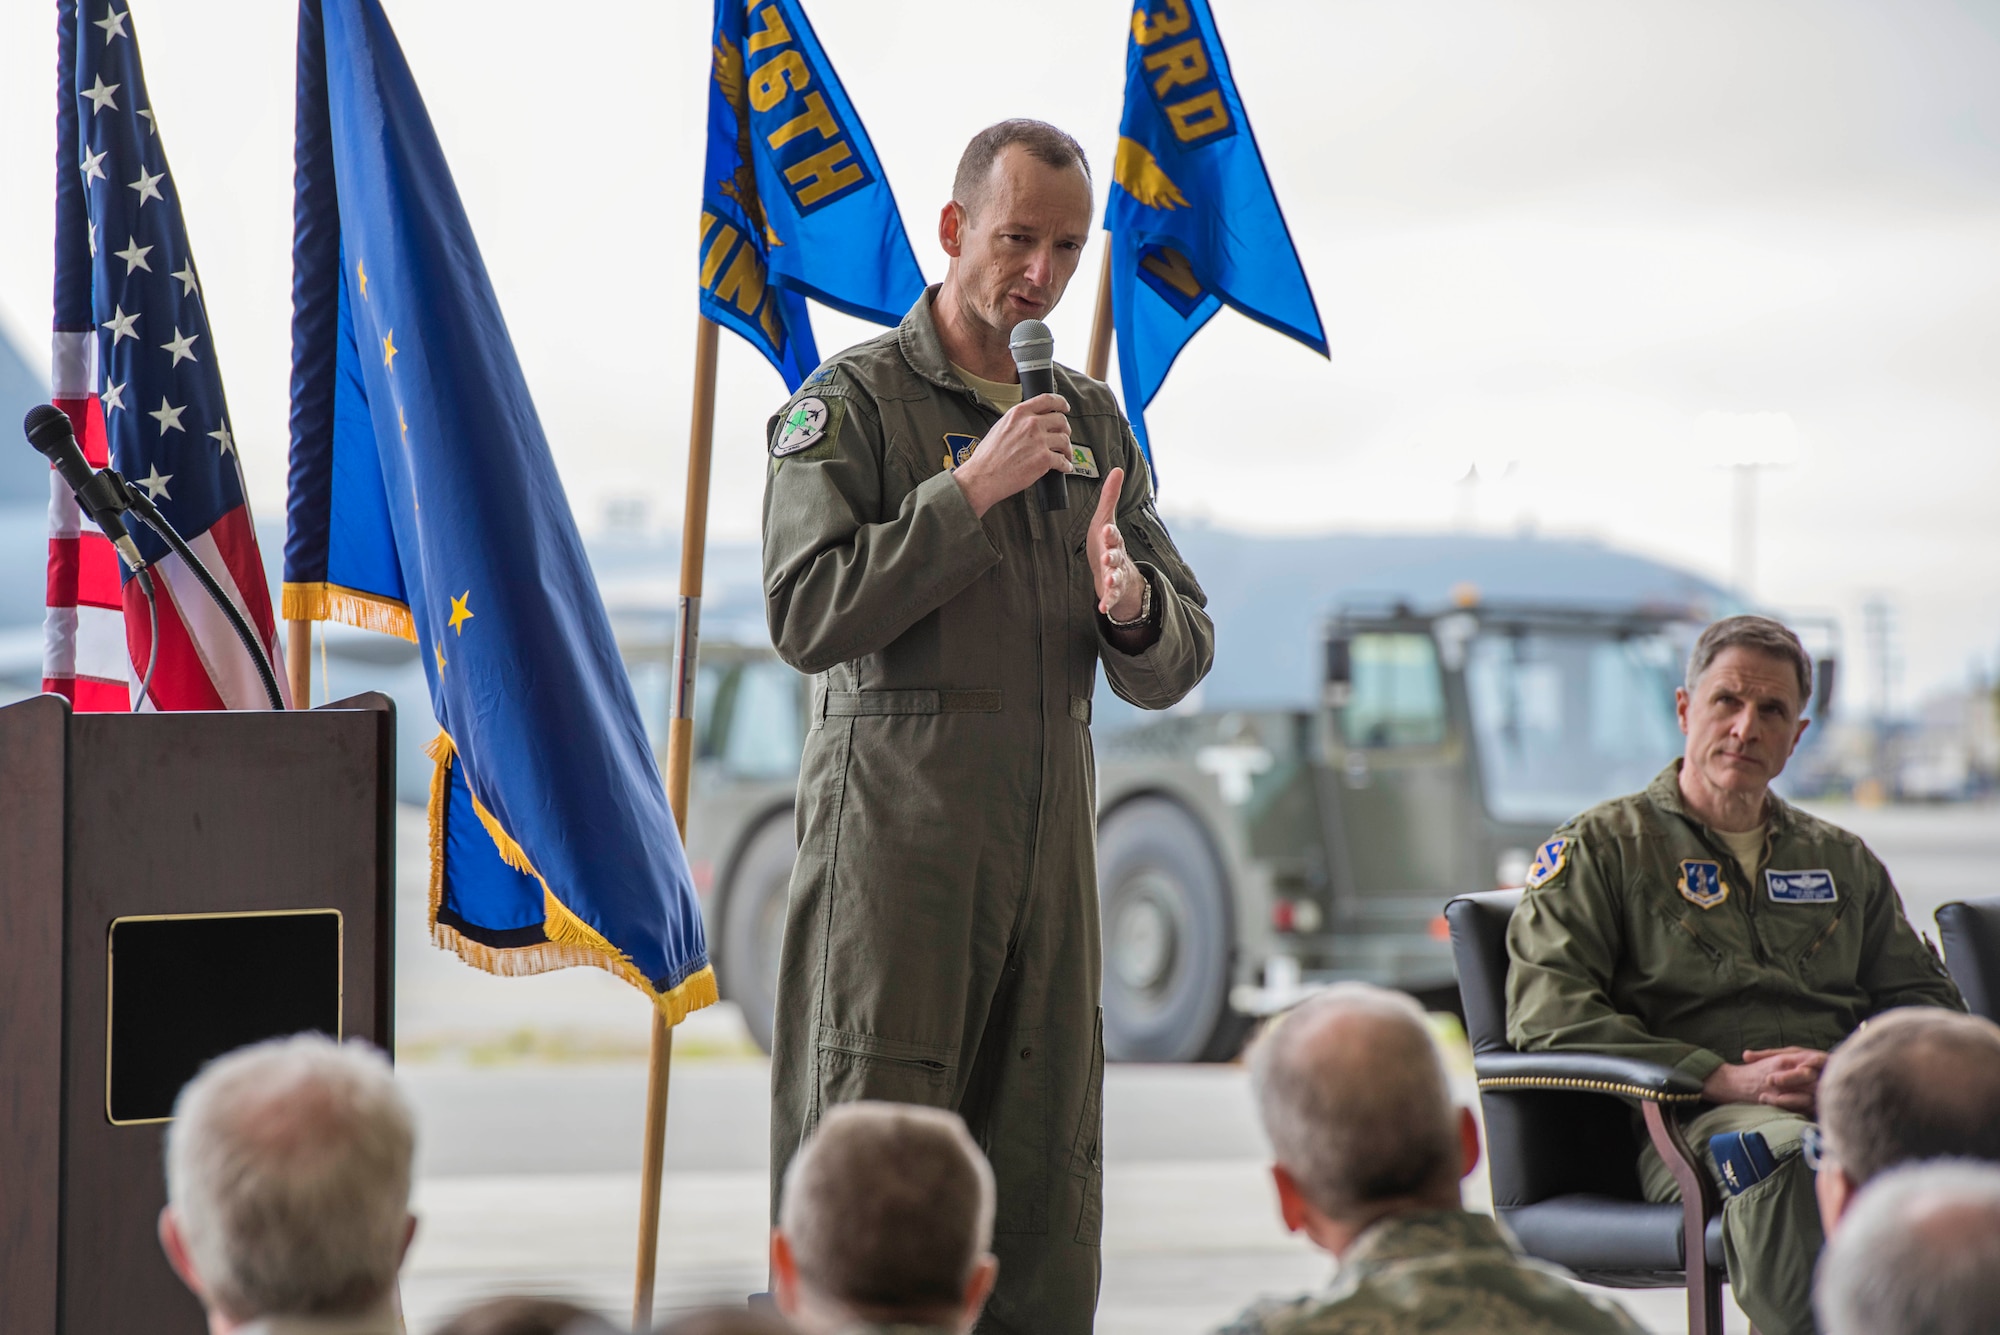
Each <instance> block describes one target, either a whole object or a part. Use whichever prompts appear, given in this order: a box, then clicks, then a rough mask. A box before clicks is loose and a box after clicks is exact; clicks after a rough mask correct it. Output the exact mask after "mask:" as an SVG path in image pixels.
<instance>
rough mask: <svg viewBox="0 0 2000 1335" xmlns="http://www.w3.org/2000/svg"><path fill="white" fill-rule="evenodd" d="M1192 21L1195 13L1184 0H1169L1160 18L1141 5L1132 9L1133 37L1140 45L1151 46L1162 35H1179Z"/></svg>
mask: <svg viewBox="0 0 2000 1335" xmlns="http://www.w3.org/2000/svg"><path fill="white" fill-rule="evenodd" d="M1192 22H1194V15H1192V14H1190V13H1188V7H1187V5H1186V3H1185V2H1184V0H1167V7H1166V10H1165V12H1164V13H1162V14H1161V15H1160V16H1159V17H1158V18H1155V17H1154V16H1153V15H1151V14H1148V13H1147V12H1146V9H1145V6H1144V5H1141V6H1139V7H1138V8H1136V9H1134V10H1133V11H1132V37H1133V40H1135V41H1137V42H1138V43H1139V45H1140V46H1151V45H1152V44H1153V43H1154V42H1157V41H1159V40H1160V39H1161V38H1162V37H1178V36H1179V35H1180V34H1182V33H1184V32H1186V31H1187V30H1188V24H1190V23H1192Z"/></svg>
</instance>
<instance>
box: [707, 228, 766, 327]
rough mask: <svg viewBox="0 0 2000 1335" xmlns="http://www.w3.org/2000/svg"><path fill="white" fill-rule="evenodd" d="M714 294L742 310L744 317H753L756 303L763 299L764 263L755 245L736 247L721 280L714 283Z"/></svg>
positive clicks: (755, 312)
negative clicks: (732, 258)
mask: <svg viewBox="0 0 2000 1335" xmlns="http://www.w3.org/2000/svg"><path fill="white" fill-rule="evenodd" d="M715 295H716V297H717V298H718V299H719V300H722V301H726V302H728V303H730V304H731V305H732V306H734V307H736V309H737V310H739V311H742V312H743V314H744V315H745V316H746V317H749V318H755V316H756V314H757V303H759V302H761V301H762V300H763V299H764V263H763V261H762V260H760V259H759V258H758V257H757V247H755V246H738V247H737V248H736V258H735V260H733V261H732V262H731V263H730V265H729V271H728V272H727V273H725V274H723V275H722V281H721V282H720V283H718V284H716V286H715Z"/></svg>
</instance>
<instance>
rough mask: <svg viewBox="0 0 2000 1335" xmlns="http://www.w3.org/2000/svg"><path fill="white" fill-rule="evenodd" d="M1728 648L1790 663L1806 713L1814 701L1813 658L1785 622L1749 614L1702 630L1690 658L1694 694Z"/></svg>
mask: <svg viewBox="0 0 2000 1335" xmlns="http://www.w3.org/2000/svg"><path fill="white" fill-rule="evenodd" d="M1725 649H1749V650H1753V651H1754V652H1756V653H1760V654H1768V655H1770V656H1771V657H1772V658H1777V659H1781V660H1783V661H1784V662H1786V663H1789V664H1790V665H1791V668H1792V671H1793V672H1794V673H1796V674H1797V675H1798V681H1799V708H1800V709H1801V710H1804V709H1805V707H1806V703H1807V702H1808V701H1810V700H1811V699H1812V693H1813V662H1812V655H1811V654H1808V653H1807V652H1806V647H1805V646H1804V645H1803V644H1800V643H1799V637H1798V636H1796V635H1794V634H1792V632H1791V630H1790V628H1789V627H1787V626H1786V625H1785V624H1784V623H1783V622H1782V621H1777V620H1774V619H1772V618H1771V617H1763V616H1749V615H1745V616H1733V617H1724V618H1722V620H1720V621H1717V622H1714V623H1713V624H1711V625H1710V626H1709V627H1708V629H1706V630H1704V631H1702V633H1701V638H1700V639H1698V640H1696V641H1695V642H1694V652H1693V653H1691V654H1689V655H1688V666H1687V688H1688V690H1689V691H1690V692H1692V691H1693V690H1694V688H1695V683H1696V682H1698V681H1700V680H1701V677H1702V674H1703V673H1705V672H1707V671H1708V670H1709V668H1711V667H1713V666H1714V665H1715V660H1716V659H1717V658H1720V657H1721V656H1722V651H1723V650H1725Z"/></svg>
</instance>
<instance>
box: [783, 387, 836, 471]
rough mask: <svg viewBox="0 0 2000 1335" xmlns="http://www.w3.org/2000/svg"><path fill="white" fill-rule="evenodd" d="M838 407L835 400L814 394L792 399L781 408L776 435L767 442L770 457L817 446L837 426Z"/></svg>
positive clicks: (795, 452) (794, 452)
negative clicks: (781, 412)
mask: <svg viewBox="0 0 2000 1335" xmlns="http://www.w3.org/2000/svg"><path fill="white" fill-rule="evenodd" d="M842 406H844V405H842V404H841V401H840V400H839V399H835V400H834V401H833V403H832V404H829V403H828V402H827V401H826V400H825V399H823V398H821V397H819V396H818V395H817V394H808V395H806V396H805V397H804V398H799V399H793V400H792V402H791V405H790V406H789V407H787V408H786V409H785V416H784V419H783V421H782V422H781V423H780V425H779V427H778V434H777V437H776V438H775V439H773V440H772V442H771V457H772V458H773V459H782V458H784V457H785V456H786V455H790V454H797V453H798V452H799V451H800V450H804V449H810V448H811V447H812V446H814V445H817V444H818V443H819V442H820V441H821V440H823V439H825V438H826V437H827V436H828V435H829V434H831V433H832V431H833V429H834V427H836V426H838V425H839V423H840V417H839V409H840V407H842Z"/></svg>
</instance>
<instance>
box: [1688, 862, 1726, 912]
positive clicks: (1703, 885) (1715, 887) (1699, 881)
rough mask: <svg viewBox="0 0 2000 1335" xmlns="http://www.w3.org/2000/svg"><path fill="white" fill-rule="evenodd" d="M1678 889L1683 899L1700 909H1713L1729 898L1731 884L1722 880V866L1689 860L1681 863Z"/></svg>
mask: <svg viewBox="0 0 2000 1335" xmlns="http://www.w3.org/2000/svg"><path fill="white" fill-rule="evenodd" d="M1678 889H1679V890H1680V892H1681V898H1682V899H1685V900H1686V901H1687V902H1688V903H1690V904H1692V905H1694V906H1695V907H1696V908H1698V909H1712V908H1714V907H1715V906H1716V905H1717V904H1720V903H1721V902H1722V901H1723V900H1725V899H1727V898H1729V882H1727V881H1725V880H1723V879H1722V864H1721V863H1719V862H1703V861H1701V860H1700V859H1699V858H1688V859H1687V860H1686V861H1684V862H1682V863H1681V879H1680V885H1679V886H1678Z"/></svg>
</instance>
